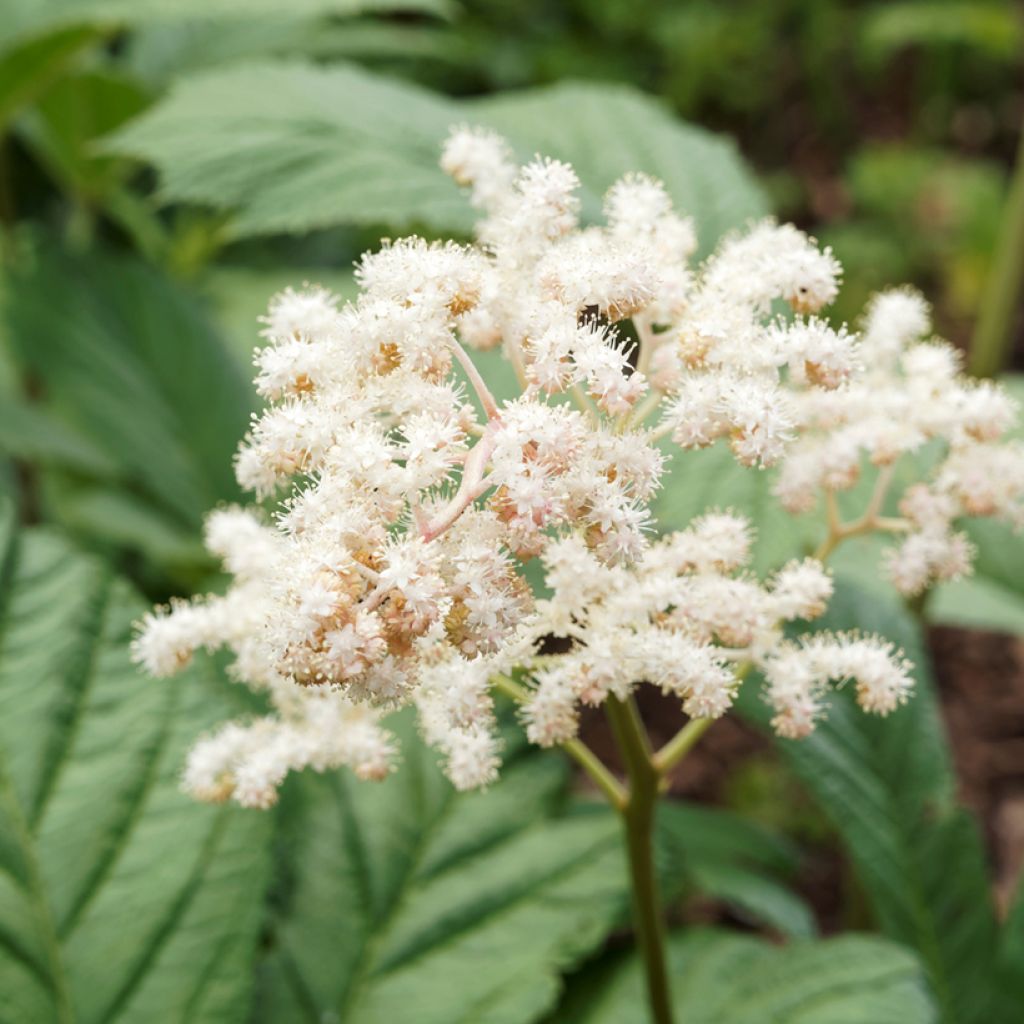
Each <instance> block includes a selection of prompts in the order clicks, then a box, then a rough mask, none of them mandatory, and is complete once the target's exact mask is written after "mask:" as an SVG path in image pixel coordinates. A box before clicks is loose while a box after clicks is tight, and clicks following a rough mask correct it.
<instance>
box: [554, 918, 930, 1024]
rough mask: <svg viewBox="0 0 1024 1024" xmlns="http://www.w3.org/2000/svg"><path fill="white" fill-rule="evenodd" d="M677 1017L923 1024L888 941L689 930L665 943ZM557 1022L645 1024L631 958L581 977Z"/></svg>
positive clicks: (922, 997) (921, 998)
mask: <svg viewBox="0 0 1024 1024" xmlns="http://www.w3.org/2000/svg"><path fill="white" fill-rule="evenodd" d="M668 962H669V977H670V983H671V986H672V996H673V1000H672V1001H673V1007H674V1009H675V1012H676V1017H677V1019H678V1020H680V1021H685V1022H686V1024H767V1022H768V1021H771V1022H773V1024H931V1022H932V1021H934V1020H935V1014H934V1010H933V1008H932V1005H931V1000H930V999H929V997H928V993H927V991H926V987H925V984H924V979H923V977H922V972H921V968H920V965H919V964H918V962H917V961H916V959H915V958H914V957H913V956H912V955H911V954H910V953H909V952H908V951H907V950H905V949H902V948H900V947H899V946H897V945H895V944H894V943H891V942H886V941H884V940H881V939H876V938H869V937H866V936H859V935H857V936H854V935H849V936H845V937H843V938H839V939H829V940H828V941H825V942H794V943H792V944H791V945H787V946H781V947H780V946H773V945H770V944H768V943H766V942H764V941H761V940H759V939H756V938H753V937H751V936H744V935H737V934H735V933H730V932H724V931H715V930H710V929H708V930H697V931H691V932H686V933H677V934H675V935H673V936H671V937H670V939H669V946H668ZM556 1019H557V1021H558V1022H559V1024H646V1022H647V1021H648V1020H649V1019H650V1018H649V1016H648V1009H647V1004H646V996H645V992H644V985H643V974H642V969H641V966H640V962H639V960H638V959H637V958H636V957H635V956H628V957H619V958H618V959H617V960H613V961H611V962H600V963H599V964H597V965H595V966H594V968H593V969H592V970H589V971H584V972H583V973H582V975H581V976H580V977H579V979H578V980H577V981H576V982H575V984H574V987H573V989H572V990H571V992H570V998H569V1000H568V1001H567V1005H566V1006H565V1007H564V1008H563V1009H562V1010H560V1011H559V1014H558V1016H557V1018H556Z"/></svg>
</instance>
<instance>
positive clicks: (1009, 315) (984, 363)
mask: <svg viewBox="0 0 1024 1024" xmlns="http://www.w3.org/2000/svg"><path fill="white" fill-rule="evenodd" d="M1022 281H1024V134H1022V135H1021V141H1020V148H1019V149H1018V151H1017V165H1016V167H1015V168H1014V172H1013V179H1012V180H1011V182H1010V193H1009V195H1008V196H1007V198H1006V206H1005V208H1004V210H1003V217H1002V227H1001V229H1000V232H999V241H998V243H997V244H996V251H995V255H994V257H993V259H992V269H991V270H990V271H989V276H988V283H987V284H986V286H985V292H984V294H983V296H982V300H981V310H980V311H979V314H978V321H977V325H976V326H975V328H974V337H973V338H971V348H970V357H969V359H968V369H969V370H970V371H971V373H973V374H974V375H975V376H978V377H992V376H995V375H996V374H997V373H999V371H1000V370H1002V369H1004V368H1005V366H1006V361H1007V357H1008V355H1009V348H1010V336H1011V328H1012V326H1013V315H1014V313H1015V312H1016V309H1017V298H1018V296H1019V295H1020V288H1021V283H1022Z"/></svg>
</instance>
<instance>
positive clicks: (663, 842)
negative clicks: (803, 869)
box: [657, 801, 816, 938]
mask: <svg viewBox="0 0 1024 1024" xmlns="http://www.w3.org/2000/svg"><path fill="white" fill-rule="evenodd" d="M657 853H658V860H659V874H660V875H661V877H662V881H663V885H664V886H665V889H666V891H667V892H669V893H671V892H672V891H674V890H675V889H676V888H678V887H679V886H680V885H682V886H683V887H684V888H688V889H694V890H696V891H698V892H700V893H702V894H704V895H706V896H710V897H712V898H714V899H717V900H721V901H722V902H723V903H724V904H726V906H728V907H730V909H732V911H733V912H734V913H735V914H736V915H737V916H739V917H741V918H745V919H746V920H748V921H749V922H750V923H752V924H761V925H766V926H767V927H769V928H773V929H775V930H776V931H778V932H780V933H781V934H783V935H785V936H787V937H790V938H809V937H811V936H813V935H814V934H815V932H816V925H815V922H814V916H813V914H812V913H811V910H810V908H809V907H808V906H807V904H806V903H805V902H804V901H803V900H802V899H801V898H800V897H799V896H797V895H796V894H795V893H794V892H793V891H792V890H791V889H790V888H789V887H788V886H787V885H786V882H785V879H786V878H788V877H789V876H792V875H793V874H795V872H796V870H797V867H798V865H799V859H798V857H797V854H796V852H795V850H794V849H793V848H792V847H790V845H789V844H788V843H786V842H785V841H784V840H783V839H781V838H780V837H779V836H776V835H773V834H772V833H771V832H769V831H767V830H766V829H763V828H761V827H760V826H758V825H756V824H754V823H753V822H750V821H747V820H745V819H744V818H741V817H739V816H737V815H734V814H730V813H729V812H728V811H722V810H718V809H717V808H710V807H700V806H697V805H691V804H684V803H680V802H678V801H668V802H665V803H663V804H662V805H661V806H660V807H659V809H658V849H657Z"/></svg>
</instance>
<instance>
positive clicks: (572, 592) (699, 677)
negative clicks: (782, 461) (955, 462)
mask: <svg viewBox="0 0 1024 1024" xmlns="http://www.w3.org/2000/svg"><path fill="white" fill-rule="evenodd" d="M751 535H752V531H751V527H750V524H749V523H748V522H747V521H746V520H744V519H742V518H739V517H737V516H735V515H732V514H728V513H711V514H708V515H705V516H702V517H701V518H700V519H698V520H696V521H695V522H694V523H693V524H692V525H691V526H690V527H689V529H687V530H683V531H680V532H677V533H672V534H669V535H668V536H666V537H664V538H663V539H661V540H660V541H658V542H657V543H656V544H652V545H651V546H650V547H649V548H648V550H647V551H646V552H645V553H644V555H643V556H642V558H640V559H639V560H638V561H637V562H636V563H635V564H633V565H632V566H629V567H623V566H608V565H602V564H600V563H599V562H598V561H597V560H596V559H595V558H594V557H593V555H592V554H591V552H589V551H588V550H587V549H586V547H585V546H584V545H583V544H581V543H580V542H579V540H578V539H576V538H573V537H570V538H566V539H564V540H560V541H557V542H555V543H554V544H552V545H550V546H549V548H548V549H547V551H546V552H545V554H544V561H545V564H546V567H547V570H548V575H547V580H548V583H549V585H550V586H551V587H552V588H553V590H554V594H553V596H552V598H551V599H550V600H547V601H543V602H540V605H539V622H538V624H537V627H536V628H537V630H538V632H540V633H542V634H546V635H548V636H555V637H566V638H568V639H569V640H570V641H571V642H572V647H571V649H570V650H569V651H568V652H567V653H565V654H561V655H553V656H547V657H546V658H544V659H542V666H541V667H540V668H539V669H538V670H537V671H536V672H535V679H536V686H535V688H533V690H532V692H531V697H530V700H529V702H528V703H527V704H526V705H525V708H524V718H525V720H526V723H527V734H528V736H529V738H530V739H531V740H532V741H533V742H534V743H539V744H541V745H542V746H550V745H552V744H556V743H562V742H564V741H565V740H567V739H569V738H571V737H572V736H574V735H575V734H576V730H577V725H578V715H579V709H580V706H581V705H583V704H601V703H603V702H604V701H605V700H606V699H607V698H608V695H609V694H613V695H614V696H616V697H618V698H619V699H620V700H624V699H626V698H627V697H628V696H629V694H630V692H631V691H632V689H633V687H634V686H635V685H636V684H637V682H638V681H639V680H644V681H647V682H650V683H653V684H654V685H656V686H659V687H660V688H661V689H662V690H663V691H664V692H666V693H672V694H675V695H676V696H677V697H679V698H680V700H681V701H682V705H683V709H684V710H685V711H686V713H687V714H688V715H690V716H692V717H694V718H718V717H720V716H721V715H723V714H724V713H725V712H726V711H727V710H728V709H729V707H730V706H731V704H732V702H733V699H734V697H735V695H736V691H737V689H738V687H739V684H740V680H739V678H738V677H737V675H736V667H737V665H738V664H739V663H740V662H749V663H750V664H752V665H754V666H756V667H758V668H759V669H761V670H762V671H763V673H764V674H765V677H766V679H767V680H768V682H769V686H768V689H767V693H766V695H767V698H768V700H769V702H770V703H771V705H772V706H773V708H774V709H775V712H776V717H775V719H774V722H773V724H774V725H775V727H776V729H777V730H778V732H780V733H781V734H782V735H785V736H791V737H797V736H804V735H806V734H807V733H808V732H810V730H811V729H812V728H813V725H814V722H815V720H816V719H817V718H819V717H820V715H821V712H822V710H823V708H824V706H825V703H824V699H823V690H824V687H825V684H826V683H827V682H828V681H829V680H833V681H836V682H842V681H844V680H847V679H852V680H854V681H855V683H856V687H857V698H858V701H859V703H860V704H861V706H862V707H863V708H864V709H865V710H866V711H872V712H875V713H879V714H887V713H888V712H890V711H892V710H894V709H895V708H896V707H897V706H898V705H899V704H901V703H902V702H903V701H904V700H905V699H906V697H907V694H908V693H909V691H910V688H911V685H912V683H911V679H910V676H909V674H908V671H907V666H906V665H905V664H904V663H903V662H902V660H900V659H899V658H896V657H892V656H891V654H892V652H891V651H890V650H889V649H888V648H887V647H886V646H885V645H884V644H880V643H879V642H877V641H874V640H872V639H857V640H851V639H850V638H848V637H842V636H833V635H831V634H826V633H818V634H815V636H814V637H813V640H812V642H811V643H809V644H807V645H806V646H798V645H794V644H792V643H790V642H789V641H786V640H784V639H783V632H782V626H783V624H784V623H786V622H790V621H793V620H795V619H814V618H816V617H817V616H819V615H821V614H822V613H823V612H824V611H825V607H826V605H827V603H828V600H829V598H830V597H831V595H832V581H831V579H830V577H829V576H828V574H827V573H826V572H825V570H824V568H823V567H822V565H821V564H820V563H819V562H816V561H814V560H813V559H807V560H805V561H794V562H791V563H790V564H788V565H786V566H784V567H783V568H782V569H781V570H780V571H779V572H778V573H777V574H776V575H775V576H774V577H773V578H772V579H771V580H769V581H768V582H767V583H766V584H761V583H760V582H758V581H757V580H755V579H753V578H751V577H749V576H748V575H744V574H742V573H741V572H740V571H741V570H742V569H743V568H744V567H745V566H746V564H747V563H748V561H749V558H750V543H751Z"/></svg>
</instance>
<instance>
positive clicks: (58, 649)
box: [0, 515, 270, 1024]
mask: <svg viewBox="0 0 1024 1024" xmlns="http://www.w3.org/2000/svg"><path fill="white" fill-rule="evenodd" d="M5 519H6V522H5V524H4V531H3V540H2V542H0V549H2V559H0V564H2V574H0V991H2V992H3V1000H2V1005H0V1020H2V1021H4V1022H5V1024H7V1022H9V1024H50V1022H52V1021H60V1022H63V1024H71V1022H74V1024H79V1022H81V1024H87V1022H97V1024H98V1022H100V1021H106V1022H121V1021H123V1022H125V1024H128V1022H131V1024H136V1022H141V1021H160V1022H168V1024H170V1022H181V1024H185V1022H188V1024H227V1022H231V1021H236V1022H239V1024H241V1022H242V1021H244V1020H245V1018H246V1014H247V1009H248V1006H249V1002H250V992H251V987H252V978H251V960H252V955H253V950H254V946H255V942H256V937H257V932H258V929H259V925H260V917H261V908H260V897H261V893H262V892H263V889H264V885H265V882H266V879H267V876H268V870H267V869H268V867H269V863H268V862H269V857H268V839H269V825H270V819H269V818H267V817H266V816H263V815H259V814H255V813H251V812H243V811H239V810H237V809H234V808H230V807H222V808H203V807H199V806H197V805H196V804H194V803H193V802H192V801H190V800H189V798H187V797H186V796H184V795H183V794H181V793H179V792H178V786H177V778H178V773H179V771H180V769H181V764H182V759H183V756H184V751H185V749H186V748H187V746H188V745H189V744H190V743H191V742H192V740H193V739H194V738H195V735H196V733H197V732H199V731H200V730H202V729H203V728H206V727H208V726H209V725H211V724H213V723H214V722H215V721H217V720H218V719H219V718H221V717H223V716H224V714H225V713H227V711H228V702H227V701H226V700H225V699H224V693H225V690H224V684H223V683H222V682H220V681H218V680H217V679H215V678H214V676H213V675H212V673H210V672H208V671H203V670H198V669H197V670H194V671H190V672H189V673H187V674H186V675H185V676H184V677H183V678H181V679H179V680H176V681H175V682H174V683H173V684H164V683H160V684H157V683H149V684H146V683H143V682H141V681H140V679H139V676H138V672H137V670H136V668H135V666H134V665H132V664H131V663H130V662H129V659H128V639H129V635H130V624H131V622H132V620H133V619H135V618H136V617H137V616H138V615H140V614H141V612H142V610H143V608H144V607H145V603H144V602H143V601H142V600H140V599H139V598H138V597H137V596H136V595H135V594H134V593H133V592H132V590H131V589H130V587H128V586H127V584H125V583H124V582H123V581H121V580H119V579H117V578H116V577H115V576H113V575H112V574H111V572H110V571H109V569H107V568H105V567H104V566H103V565H102V564H100V563H99V562H97V561H95V560H93V559H92V558H88V557H84V556H82V555H80V554H78V553H76V552H75V551H74V550H73V549H72V548H70V547H69V545H68V544H67V543H66V542H64V541H62V540H60V539H59V538H57V537H56V536H55V535H53V534H52V533H49V532H47V531H27V532H24V533H20V534H19V533H17V532H16V531H14V530H13V529H12V527H11V523H10V517H9V515H8V516H6V517H5Z"/></svg>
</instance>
